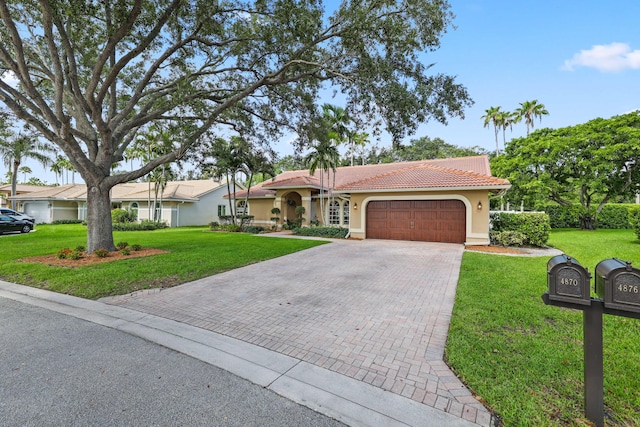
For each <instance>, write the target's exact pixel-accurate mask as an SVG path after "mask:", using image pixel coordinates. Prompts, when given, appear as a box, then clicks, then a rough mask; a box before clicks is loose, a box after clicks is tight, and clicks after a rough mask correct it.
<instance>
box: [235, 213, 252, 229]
mask: <svg viewBox="0 0 640 427" xmlns="http://www.w3.org/2000/svg"><path fill="white" fill-rule="evenodd" d="M253 218H254V216H253V215H238V219H239V220H240V228H244V227H247V226H249V225H251V223H252V222H253Z"/></svg>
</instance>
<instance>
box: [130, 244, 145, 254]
mask: <svg viewBox="0 0 640 427" xmlns="http://www.w3.org/2000/svg"><path fill="white" fill-rule="evenodd" d="M131 249H133V250H134V251H136V252H137V251H141V250H142V246H140V245H138V244H133V245H131Z"/></svg>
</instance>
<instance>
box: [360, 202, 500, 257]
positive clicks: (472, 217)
mask: <svg viewBox="0 0 640 427" xmlns="http://www.w3.org/2000/svg"><path fill="white" fill-rule="evenodd" d="M451 199H453V200H460V201H462V202H463V203H464V204H465V207H466V211H467V230H466V234H467V239H466V242H465V244H467V245H488V244H489V192H488V191H487V190H461V191H448V192H446V193H445V192H438V191H433V192H423V191H420V192H418V191H411V192H389V193H352V194H351V225H350V227H349V230H350V232H351V237H353V238H357V239H365V238H366V228H367V227H366V223H365V222H366V212H367V204H368V203H369V202H370V201H373V200H451ZM479 202H480V203H482V209H478V203H479ZM356 203H357V205H358V206H357V209H354V207H355V204H356Z"/></svg>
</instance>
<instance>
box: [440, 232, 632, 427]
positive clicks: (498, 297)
mask: <svg viewBox="0 0 640 427" xmlns="http://www.w3.org/2000/svg"><path fill="white" fill-rule="evenodd" d="M549 244H550V245H552V246H554V247H557V248H559V249H561V250H563V251H564V252H565V253H566V254H567V255H570V256H572V257H574V258H575V259H577V260H578V261H579V262H580V263H581V264H582V265H583V266H585V267H587V268H588V269H589V271H591V272H593V271H594V270H595V266H596V264H597V263H598V262H599V261H601V260H603V259H606V258H611V257H614V256H615V257H618V258H622V259H624V260H631V261H635V264H636V265H637V266H638V267H640V242H639V241H638V240H637V239H636V237H635V235H634V233H633V231H631V230H598V231H579V230H559V231H553V232H552V233H551V238H550V240H549ZM548 260H549V257H536V258H522V257H506V256H499V255H490V254H481V253H472V252H467V253H465V254H464V258H463V263H462V269H461V275H460V282H459V285H458V291H457V295H456V304H455V308H454V312H453V318H452V321H451V329H450V331H449V339H448V342H447V350H446V357H447V361H448V362H449V364H450V365H451V366H452V367H453V369H454V370H455V371H456V373H457V374H458V375H459V376H460V377H461V378H462V379H463V380H464V382H465V383H466V384H467V385H468V386H469V387H470V388H471V390H472V391H473V392H474V393H476V394H477V395H479V396H480V397H481V398H482V399H483V400H484V401H485V402H486V404H487V405H488V406H489V407H490V408H492V409H493V410H494V411H495V412H496V413H497V414H498V415H499V416H500V417H501V419H502V420H503V421H504V424H505V425H506V426H528V425H536V426H538V425H540V426H545V425H563V426H564V425H587V424H588V423H587V420H586V419H585V417H584V408H583V349H582V331H583V328H582V312H580V311H575V310H567V309H562V308H558V307H553V306H545V305H544V303H543V302H542V299H541V295H542V294H543V293H544V292H545V291H546V289H547V278H546V265H547V261H548ZM604 359H605V362H604V364H605V366H604V376H605V378H604V383H605V390H604V393H605V418H606V422H607V424H608V425H640V320H636V319H628V318H622V317H614V316H608V315H607V316H605V319H604Z"/></svg>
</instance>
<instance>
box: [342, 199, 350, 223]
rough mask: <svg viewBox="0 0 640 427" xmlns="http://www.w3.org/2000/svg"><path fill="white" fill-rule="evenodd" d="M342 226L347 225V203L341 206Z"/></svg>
mask: <svg viewBox="0 0 640 427" xmlns="http://www.w3.org/2000/svg"><path fill="white" fill-rule="evenodd" d="M342 225H349V202H348V201H346V202H344V205H342Z"/></svg>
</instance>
